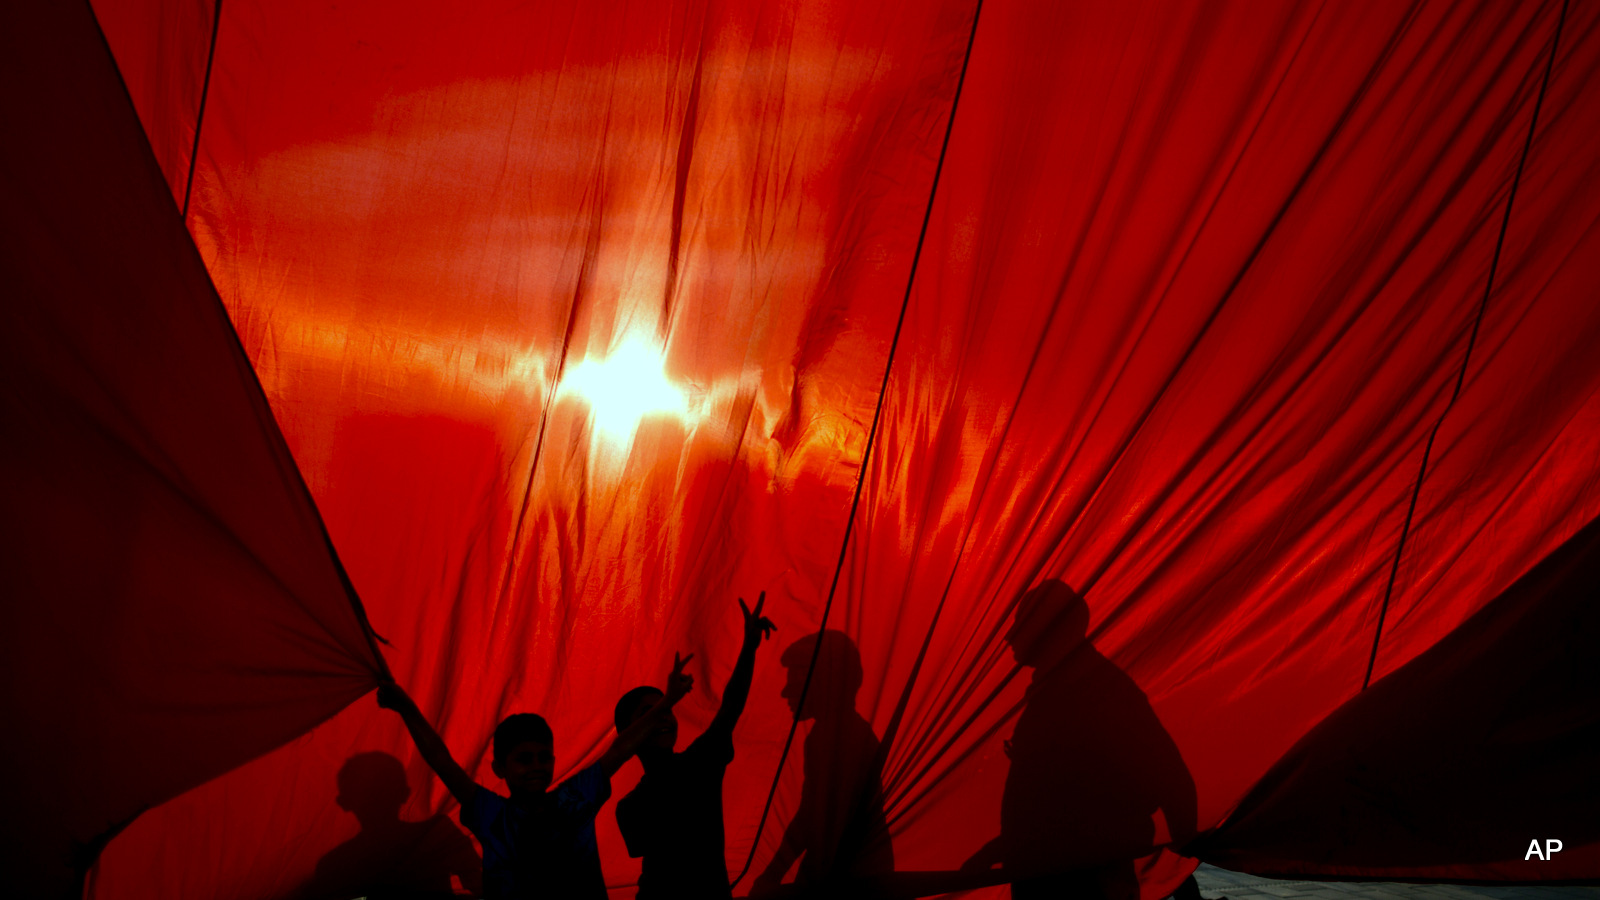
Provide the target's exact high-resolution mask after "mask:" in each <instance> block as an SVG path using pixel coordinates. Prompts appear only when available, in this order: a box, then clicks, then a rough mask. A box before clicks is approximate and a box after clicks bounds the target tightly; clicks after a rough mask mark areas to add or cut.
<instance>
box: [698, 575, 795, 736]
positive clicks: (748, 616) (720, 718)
mask: <svg viewBox="0 0 1600 900" xmlns="http://www.w3.org/2000/svg"><path fill="white" fill-rule="evenodd" d="M766 603H767V592H766V591H762V592H761V596H759V597H757V598H756V608H755V609H751V608H750V607H748V606H745V605H744V598H743V597H740V598H739V609H740V611H741V612H743V613H744V644H743V645H742V646H741V647H740V648H739V659H738V661H737V662H735V663H734V665H733V674H732V675H730V676H728V686H727V687H726V688H724V689H723V691H722V705H721V706H719V707H717V715H716V717H715V718H713V719H712V720H711V726H710V727H709V728H707V729H706V731H707V732H708V733H709V732H712V731H716V730H718V729H721V730H723V731H725V732H727V733H728V736H729V737H730V738H731V737H732V735H733V726H734V725H736V724H738V722H739V716H740V715H741V714H743V713H744V705H745V702H746V701H747V700H749V698H750V681H751V679H752V678H753V677H754V676H755V670H756V650H757V649H758V648H760V646H761V641H762V640H763V639H765V638H767V637H768V636H770V635H771V634H772V632H774V631H776V630H777V628H778V626H776V625H774V624H772V620H771V619H769V618H767V617H766V616H763V615H762V614H761V609H762V607H764V606H765V605H766Z"/></svg>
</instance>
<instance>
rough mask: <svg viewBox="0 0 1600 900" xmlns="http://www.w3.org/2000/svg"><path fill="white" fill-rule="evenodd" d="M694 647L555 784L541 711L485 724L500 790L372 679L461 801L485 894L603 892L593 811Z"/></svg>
mask: <svg viewBox="0 0 1600 900" xmlns="http://www.w3.org/2000/svg"><path fill="white" fill-rule="evenodd" d="M693 656H694V654H692V653H691V654H689V656H686V657H682V658H678V656H677V654H673V663H672V673H671V674H670V675H668V676H667V689H666V691H665V692H662V693H660V695H659V696H658V697H657V698H656V699H655V700H654V702H653V704H652V705H651V707H650V708H649V709H648V710H645V711H643V712H642V713H641V714H640V715H638V716H636V717H635V718H634V721H633V724H632V725H630V726H629V727H628V728H627V729H625V730H623V731H620V732H618V734H617V736H616V737H615V738H613V739H612V741H611V746H610V747H608V748H607V749H606V752H605V753H602V754H601V755H600V758H599V759H598V760H595V761H594V762H593V763H591V764H590V765H588V766H585V767H584V768H582V769H580V770H578V772H577V773H576V774H574V775H573V776H572V777H570V778H568V779H567V780H565V781H563V782H561V783H560V784H558V785H556V786H555V788H554V789H553V790H552V789H551V787H550V782H551V779H552V778H553V777H554V774H555V765H556V751H555V732H554V731H553V730H551V728H550V723H549V722H546V721H545V720H544V717H543V716H540V715H538V714H536V713H513V714H511V715H509V716H506V717H505V718H504V719H502V720H500V724H499V725H496V726H495V729H494V739H493V743H492V746H493V749H494V757H493V759H492V760H491V761H490V764H489V768H490V770H491V771H493V772H494V774H495V777H497V778H499V779H500V780H501V781H504V782H505V783H506V791H507V794H509V796H507V795H505V794H500V793H498V792H496V791H492V790H490V789H489V788H487V787H485V786H483V785H481V784H478V783H477V782H476V781H474V780H473V779H472V776H470V775H468V774H467V772H466V770H465V769H463V768H461V764H460V763H458V762H456V759H455V757H454V756H452V755H451V753H450V748H449V746H448V745H446V744H445V742H444V738H442V737H440V736H439V732H438V731H435V730H434V727H433V724H432V723H431V722H429V721H428V717H427V716H425V715H423V714H422V710H421V709H420V708H419V707H418V706H417V704H416V701H414V700H412V699H411V696H410V695H409V694H407V693H406V692H405V690H404V689H403V688H401V687H400V685H398V684H396V683H395V682H393V681H388V682H384V683H382V684H379V685H378V705H379V706H382V707H384V708H385V709H392V710H394V711H395V712H396V713H399V715H400V720H401V721H402V722H404V723H405V726H406V730H407V731H408V732H410V734H411V740H412V741H413V742H414V743H415V744H416V745H417V753H418V754H420V755H421V756H422V759H423V761H424V762H426V763H427V764H428V766H429V768H431V769H433V771H434V774H436V775H438V776H439V780H440V781H442V782H444V786H445V787H446V788H448V789H449V791H450V794H451V795H452V796H454V797H455V798H456V801H457V802H458V803H460V804H461V824H462V825H465V826H466V827H467V828H468V829H469V830H470V831H471V832H472V833H473V835H474V836H476V837H477V838H478V843H479V845H481V846H482V847H483V888H484V890H483V895H484V897H485V898H487V900H530V898H533V897H563V898H576V897H591V898H596V900H604V898H605V897H606V881H605V873H604V872H602V871H601V868H600V850H599V846H598V844H597V843H596V841H595V833H594V817H595V815H596V814H597V813H598V812H599V811H600V807H601V806H603V805H604V804H605V802H606V801H607V800H608V799H610V798H611V776H612V775H614V774H616V772H617V769H619V768H621V767H622V764H623V763H624V762H627V760H628V758H629V757H631V756H633V754H634V753H635V752H636V751H637V750H638V749H639V745H640V744H641V743H643V742H644V741H645V739H646V738H648V737H649V736H650V735H651V734H652V733H653V732H654V731H655V730H656V728H657V727H658V726H659V725H660V724H661V723H662V721H663V719H665V718H667V717H669V716H670V715H671V713H672V707H673V705H674V704H676V703H677V702H678V701H679V700H682V699H683V698H684V696H685V695H687V694H688V693H689V690H690V689H691V688H692V687H693V686H694V677H693V676H691V675H688V674H686V673H685V672H684V671H683V667H684V666H685V665H687V664H688V662H689V660H690V659H692V658H693Z"/></svg>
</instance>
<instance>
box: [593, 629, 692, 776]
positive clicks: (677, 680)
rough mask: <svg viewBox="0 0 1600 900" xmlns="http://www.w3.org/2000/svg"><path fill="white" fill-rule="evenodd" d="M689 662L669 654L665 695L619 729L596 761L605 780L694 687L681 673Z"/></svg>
mask: <svg viewBox="0 0 1600 900" xmlns="http://www.w3.org/2000/svg"><path fill="white" fill-rule="evenodd" d="M691 659H694V654H693V653H691V654H689V655H688V656H685V657H683V658H682V659H679V658H678V654H676V653H674V654H672V674H671V675H668V676H667V691H666V695H665V696H663V697H662V698H661V699H660V700H657V701H656V704H655V705H654V706H652V707H650V709H649V710H648V711H647V712H645V714H644V715H641V716H639V717H637V718H635V719H634V720H633V723H632V724H631V725H629V726H628V727H627V728H625V729H623V730H622V731H621V733H619V734H618V735H617V738H616V740H614V741H612V742H611V746H610V747H609V748H607V749H606V752H605V755H604V756H602V757H600V766H601V768H602V769H603V770H604V771H605V773H606V777H608V778H609V777H611V776H612V775H615V774H617V770H618V769H620V768H622V764H623V763H625V762H627V761H628V758H629V757H631V756H633V754H635V753H637V752H638V751H639V746H640V745H641V744H643V743H644V742H645V739H646V738H648V737H650V732H652V731H654V730H655V729H656V727H657V726H659V725H660V724H661V720H662V719H663V718H664V717H665V716H666V714H667V711H668V710H670V709H672V707H674V706H676V705H677V703H678V701H679V700H682V699H683V698H684V696H685V695H686V694H688V693H689V689H690V688H693V687H694V676H693V675H689V674H687V673H685V672H684V671H683V667H684V666H686V665H688V664H689V660H691Z"/></svg>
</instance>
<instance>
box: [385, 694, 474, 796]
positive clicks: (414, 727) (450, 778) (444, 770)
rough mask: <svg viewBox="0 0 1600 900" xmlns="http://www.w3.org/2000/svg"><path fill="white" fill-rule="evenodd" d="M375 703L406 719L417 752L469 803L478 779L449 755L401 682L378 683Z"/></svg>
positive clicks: (453, 794)
mask: <svg viewBox="0 0 1600 900" xmlns="http://www.w3.org/2000/svg"><path fill="white" fill-rule="evenodd" d="M378 705H379V706H381V707H383V708H384V709H392V710H394V711H395V712H397V713H399V714H400V719H401V721H403V722H405V723H406V730H407V731H409V732H411V740H412V741H413V742H414V743H415V744H416V745H417V752H418V753H421V754H422V758H423V759H424V760H426V761H427V763H428V765H429V766H430V767H432V769H433V771H434V773H435V774H437V775H438V776H439V780H440V781H442V782H444V786H445V787H446V788H448V789H449V790H450V795H451V796H452V797H455V798H456V802H457V803H460V804H461V805H462V806H463V807H466V806H469V805H471V803H472V795H473V794H474V793H476V792H477V790H478V783H477V782H475V781H473V780H472V776H470V775H468V774H467V771H466V770H465V769H463V768H461V764H460V763H457V762H456V758H455V757H453V756H451V755H450V748H449V747H446V746H445V743H444V738H441V737H439V732H437V731H434V730H433V726H432V725H431V724H429V723H428V720H427V718H426V717H425V716H423V715H422V710H420V709H418V708H417V704H416V703H415V702H414V701H413V700H412V699H411V696H410V695H409V694H407V693H406V692H405V690H404V689H403V688H401V687H400V685H398V684H395V683H394V682H392V681H391V682H389V683H387V684H380V685H378Z"/></svg>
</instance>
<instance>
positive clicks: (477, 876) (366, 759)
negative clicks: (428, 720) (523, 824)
mask: <svg viewBox="0 0 1600 900" xmlns="http://www.w3.org/2000/svg"><path fill="white" fill-rule="evenodd" d="M338 786H339V793H338V796H337V798H336V799H335V802H336V803H337V804H338V805H339V808H340V809H343V810H346V811H347V812H350V813H353V814H354V815H355V817H356V820H357V821H358V822H360V823H361V832H360V833H359V834H357V835H356V836H355V837H353V838H351V839H349V840H348V841H345V842H344V843H342V844H340V845H339V846H337V847H335V848H333V849H332V850H330V851H328V853H327V854H326V855H324V856H323V857H322V859H321V860H320V861H318V863H317V869H316V875H315V876H314V877H313V879H312V882H311V884H309V885H308V886H307V887H306V889H305V890H304V891H303V892H302V894H301V896H302V897H304V898H306V900H348V898H352V897H368V898H370V900H434V898H445V897H454V896H455V894H454V892H453V890H452V888H451V884H450V876H451V875H455V876H457V877H459V878H460V879H461V884H462V886H463V887H464V888H466V889H467V890H468V891H470V892H472V893H473V894H474V895H475V896H476V895H477V893H478V892H479V891H480V890H481V887H482V876H483V863H482V860H480V859H479V858H478V853H477V851H476V850H474V849H473V847H472V842H471V841H470V840H469V839H468V838H467V836H466V835H465V834H462V833H461V830H460V829H458V828H457V827H456V826H455V825H454V824H452V823H451V822H450V820H449V819H447V818H446V817H444V816H442V815H440V816H433V817H432V818H429V819H427V820H425V821H422V822H407V821H405V820H403V819H401V818H400V809H401V807H403V806H404V805H405V802H406V800H407V799H409V798H410V796H411V785H410V784H409V783H408V782H407V780H406V770H405V767H404V766H403V765H401V764H400V760H398V759H395V758H394V757H393V756H390V755H389V754H387V753H380V752H372V753H358V754H356V755H355V756H352V757H350V758H349V759H347V760H345V763H344V765H343V766H342V767H340V769H339V776H338Z"/></svg>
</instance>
